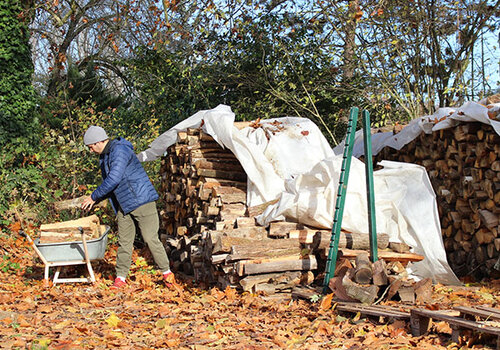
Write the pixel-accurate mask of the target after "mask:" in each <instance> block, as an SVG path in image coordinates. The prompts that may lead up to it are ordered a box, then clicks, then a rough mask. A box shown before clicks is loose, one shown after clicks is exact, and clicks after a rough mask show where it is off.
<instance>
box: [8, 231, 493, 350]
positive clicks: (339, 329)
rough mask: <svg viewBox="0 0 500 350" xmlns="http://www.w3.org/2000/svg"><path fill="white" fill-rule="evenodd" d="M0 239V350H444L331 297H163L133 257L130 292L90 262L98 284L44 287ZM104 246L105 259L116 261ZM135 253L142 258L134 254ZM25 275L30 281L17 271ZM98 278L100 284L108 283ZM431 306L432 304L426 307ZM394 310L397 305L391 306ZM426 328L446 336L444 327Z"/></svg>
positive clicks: (457, 295) (32, 263) (35, 270)
mask: <svg viewBox="0 0 500 350" xmlns="http://www.w3.org/2000/svg"><path fill="white" fill-rule="evenodd" d="M14 241H15V240H14V239H8V238H7V237H5V236H0V244H2V246H5V247H9V250H10V253H12V254H15V255H16V256H15V257H14V258H15V259H16V261H18V262H19V264H20V266H22V270H21V274H17V273H15V274H11V273H6V272H0V283H1V285H2V288H1V289H2V290H1V291H0V336H1V337H2V347H7V348H9V347H10V348H30V349H37V348H38V349H43V348H50V349H95V348H119V349H155V348H156V349H157V348H179V349H206V348H224V349H225V348H228V349H239V348H246V349H281V348H307V349H321V348H339V349H340V348H345V349H383V348H388V349H389V348H394V349H395V348H398V349H405V348H407V349H412V348H418V349H445V348H446V346H447V343H446V341H443V340H442V339H440V338H439V337H438V336H436V335H432V334H429V335H425V336H422V337H418V338H413V337H411V334H410V332H409V324H408V323H406V322H404V321H394V322H392V323H389V324H382V325H380V324H377V323H375V322H370V321H369V320H368V319H366V318H365V316H363V315H361V314H359V315H350V316H349V315H339V314H338V313H337V311H336V309H335V307H334V305H335V301H334V295H333V294H328V295H325V296H322V297H321V296H318V300H317V301H318V302H317V303H311V302H306V301H291V302H286V303H278V302H271V301H265V300H263V299H262V298H260V297H259V296H255V295H252V294H250V293H243V294H240V293H239V292H237V291H236V290H235V289H233V288H230V287H228V288H226V289H224V290H220V289H218V288H212V289H209V290H204V289H199V288H197V287H196V286H194V287H193V286H190V285H188V284H184V283H182V282H181V281H179V282H178V283H176V284H177V285H178V289H177V288H173V289H169V288H166V287H165V286H164V284H163V283H162V281H161V275H160V273H159V272H158V273H156V274H155V273H154V270H153V268H152V266H151V265H150V262H148V259H139V258H138V256H137V255H135V256H134V260H133V261H134V264H133V265H134V266H133V267H134V268H133V269H132V274H131V276H130V277H131V278H130V286H129V288H128V289H127V290H126V291H120V292H117V291H114V290H111V289H109V286H110V285H111V283H112V280H111V278H112V276H113V274H114V271H113V269H114V265H113V264H106V263H102V262H99V263H95V264H94V268H95V272H96V275H97V276H99V277H98V281H97V283H95V284H94V285H88V284H60V285H59V284H58V285H56V286H53V287H51V288H49V289H43V288H41V286H42V279H43V266H40V263H39V262H37V261H36V260H34V259H33V254H32V253H33V252H32V251H31V250H32V248H31V247H28V246H22V245H19V246H16V245H15V244H13V242H14ZM115 254H116V249H115V247H113V246H111V247H110V249H108V252H107V253H106V256H105V261H114V258H115ZM139 255H142V254H139ZM27 267H29V269H31V270H32V272H30V273H29V274H28V273H27V272H25V270H24V269H26V268H27ZM102 276H106V279H105V278H104V277H102ZM492 286H498V287H500V283H498V284H494V283H492V284H491V285H490V288H478V287H475V288H473V289H471V288H468V289H454V288H449V287H445V286H440V287H437V288H436V295H438V296H439V300H440V301H439V304H438V303H434V304H429V305H427V306H428V307H429V308H432V309H439V308H443V309H444V308H447V307H449V306H450V305H458V304H464V305H470V303H473V302H481V303H484V302H488V301H490V300H491V302H490V304H492V303H495V302H497V301H498V296H499V293H498V292H497V291H496V289H494V288H493V287H492ZM434 300H436V299H434ZM394 306H401V305H400V304H394ZM434 327H437V328H436V330H437V331H440V332H445V333H444V334H446V331H447V329H446V325H445V324H439V323H436V324H435V325H434Z"/></svg>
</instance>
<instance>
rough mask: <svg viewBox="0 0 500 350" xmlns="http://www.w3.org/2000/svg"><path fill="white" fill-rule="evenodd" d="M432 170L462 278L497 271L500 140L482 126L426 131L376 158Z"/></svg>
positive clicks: (450, 252)
mask: <svg viewBox="0 0 500 350" xmlns="http://www.w3.org/2000/svg"><path fill="white" fill-rule="evenodd" d="M383 159H387V160H397V161H403V162H409V163H416V164H420V165H422V166H424V167H425V168H426V169H427V172H428V174H429V177H430V180H431V182H432V186H433V188H434V191H435V192H436V196H437V204H438V209H439V216H440V221H441V227H442V234H443V239H444V245H445V249H446V251H447V256H448V261H449V263H450V266H451V267H452V269H453V270H454V271H455V273H456V274H457V275H459V276H465V275H470V274H473V275H476V276H477V277H482V276H490V275H491V274H492V273H496V272H495V271H496V270H495V269H494V266H495V264H496V263H497V261H499V255H500V254H499V251H500V237H499V233H500V225H499V223H500V222H499V213H500V137H499V136H498V135H497V134H496V133H495V131H494V129H493V128H492V127H491V126H489V125H486V124H483V123H479V122H468V123H464V124H460V125H458V126H456V127H454V128H450V129H444V130H439V131H436V132H434V133H432V134H424V133H422V134H421V135H420V136H419V137H417V138H416V139H415V140H413V141H412V142H410V143H408V144H407V145H406V146H405V147H403V148H402V149H401V150H400V151H397V150H394V149H392V148H390V147H386V148H384V149H383V150H382V151H381V152H380V153H379V154H378V155H377V157H376V160H383Z"/></svg>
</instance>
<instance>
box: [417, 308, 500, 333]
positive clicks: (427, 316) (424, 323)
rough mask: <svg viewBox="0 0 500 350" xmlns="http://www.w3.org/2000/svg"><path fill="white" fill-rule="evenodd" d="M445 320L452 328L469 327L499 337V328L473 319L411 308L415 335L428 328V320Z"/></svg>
mask: <svg viewBox="0 0 500 350" xmlns="http://www.w3.org/2000/svg"><path fill="white" fill-rule="evenodd" d="M431 319H434V320H439V321H445V322H448V323H449V324H450V326H451V327H452V329H453V328H454V329H455V330H458V331H460V329H462V328H467V329H471V330H473V331H476V332H481V333H487V334H492V335H495V336H497V337H500V328H497V327H492V326H487V325H484V324H481V323H478V322H475V321H470V320H465V319H463V318H460V317H456V316H449V315H445V314H443V313H441V312H439V311H431V310H425V309H413V310H411V318H410V320H411V331H412V335H413V336H415V337H418V336H421V335H423V334H425V333H426V332H427V331H428V330H429V323H430V320H431Z"/></svg>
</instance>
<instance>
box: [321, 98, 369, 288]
mask: <svg viewBox="0 0 500 350" xmlns="http://www.w3.org/2000/svg"><path fill="white" fill-rule="evenodd" d="M358 112H359V109H358V108H357V107H353V108H351V111H350V114H349V123H348V126H347V134H346V140H345V145H344V155H343V158H342V168H341V172H340V179H339V186H338V189H337V201H336V203H335V215H334V217H333V226H332V236H331V240H330V249H329V251H328V259H327V261H326V273H325V280H324V283H323V293H324V294H326V293H327V292H328V283H329V282H330V279H331V278H332V277H333V274H334V273H335V267H336V264H337V254H338V251H339V240H340V229H341V226H342V217H343V215H344V206H345V197H346V192H347V183H348V180H349V171H350V169H351V158H352V149H353V147H354V138H355V134H356V125H357V123H358ZM362 115H363V143H364V150H365V174H366V194H367V202H368V216H369V223H368V226H369V227H368V229H369V233H370V260H371V261H372V262H375V261H377V260H378V248H377V227H376V221H375V196H374V190H373V163H372V141H371V131H370V114H369V113H368V111H366V110H363V113H362Z"/></svg>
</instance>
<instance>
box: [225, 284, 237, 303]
mask: <svg viewBox="0 0 500 350" xmlns="http://www.w3.org/2000/svg"><path fill="white" fill-rule="evenodd" d="M224 294H225V295H226V298H227V300H234V299H236V297H237V292H236V289H234V288H231V287H229V286H227V287H226V289H225V290H224Z"/></svg>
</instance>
